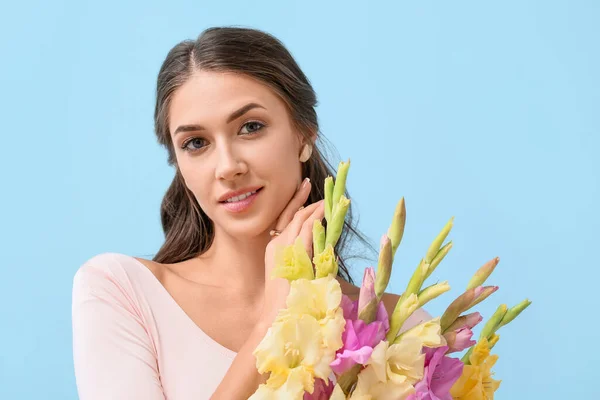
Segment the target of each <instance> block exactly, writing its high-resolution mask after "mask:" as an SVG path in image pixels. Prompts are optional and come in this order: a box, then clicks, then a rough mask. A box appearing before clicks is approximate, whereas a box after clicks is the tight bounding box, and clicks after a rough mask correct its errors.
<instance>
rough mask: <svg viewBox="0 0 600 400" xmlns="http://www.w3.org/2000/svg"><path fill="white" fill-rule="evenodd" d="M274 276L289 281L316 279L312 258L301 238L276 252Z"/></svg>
mask: <svg viewBox="0 0 600 400" xmlns="http://www.w3.org/2000/svg"><path fill="white" fill-rule="evenodd" d="M272 276H273V277H276V278H285V279H287V280H288V281H293V280H296V279H302V278H304V279H314V278H315V274H314V271H313V266H312V263H311V261H310V257H309V256H308V253H307V252H306V248H305V247H304V243H303V242H302V239H301V238H300V237H298V238H296V241H295V242H294V244H293V245H290V246H286V247H283V248H277V249H276V250H275V268H273V275H272Z"/></svg>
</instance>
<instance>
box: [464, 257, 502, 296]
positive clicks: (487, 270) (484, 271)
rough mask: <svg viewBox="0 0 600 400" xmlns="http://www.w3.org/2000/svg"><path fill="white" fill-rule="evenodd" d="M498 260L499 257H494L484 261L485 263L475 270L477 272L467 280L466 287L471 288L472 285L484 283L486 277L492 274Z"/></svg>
mask: <svg viewBox="0 0 600 400" xmlns="http://www.w3.org/2000/svg"><path fill="white" fill-rule="evenodd" d="M499 262H500V258H499V257H496V258H494V259H492V260H490V261H488V262H486V263H485V264H483V266H482V267H481V268H479V269H478V270H477V272H475V274H474V275H473V277H472V278H471V280H470V281H469V284H468V285H467V289H471V288H472V287H475V286H481V285H483V284H484V283H485V281H486V279H487V278H488V277H489V276H490V275H491V274H492V272H494V269H495V268H496V266H497V265H498V263H499Z"/></svg>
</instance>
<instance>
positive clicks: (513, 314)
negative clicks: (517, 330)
mask: <svg viewBox="0 0 600 400" xmlns="http://www.w3.org/2000/svg"><path fill="white" fill-rule="evenodd" d="M530 304H531V301H529V300H528V299H525V300H523V301H522V302H520V303H519V304H517V305H516V306H514V307H511V308H510V309H509V310H508V311H507V312H506V314H505V315H504V318H502V321H501V322H500V326H499V327H498V328H500V327H502V326H504V325H506V324H508V323H509V322H511V321H512V320H513V319H515V318H517V316H518V315H519V314H521V312H523V310H525V309H526V308H527V307H529V305H530Z"/></svg>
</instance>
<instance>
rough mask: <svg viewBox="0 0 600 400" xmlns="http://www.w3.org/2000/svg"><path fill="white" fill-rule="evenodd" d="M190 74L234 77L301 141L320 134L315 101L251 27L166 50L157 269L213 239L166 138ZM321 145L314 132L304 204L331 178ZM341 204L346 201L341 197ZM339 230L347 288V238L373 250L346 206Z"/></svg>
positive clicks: (161, 77)
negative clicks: (285, 117)
mask: <svg viewBox="0 0 600 400" xmlns="http://www.w3.org/2000/svg"><path fill="white" fill-rule="evenodd" d="M197 70H205V71H217V72H235V73H241V74H245V75H247V76H250V77H252V78H254V79H257V80H258V81H260V82H262V83H264V84H266V85H267V86H269V87H270V88H271V89H272V90H273V91H274V92H275V93H277V94H278V95H279V96H280V97H281V99H282V100H283V101H284V102H285V103H286V105H287V109H288V112H289V113H290V115H291V119H292V121H293V122H294V124H295V126H296V128H297V130H298V131H299V132H300V134H301V135H303V136H304V137H305V139H306V140H307V141H308V140H310V139H311V137H312V138H314V135H315V134H317V133H318V132H319V125H318V121H317V113H316V111H315V106H316V105H317V98H316V94H315V92H314V90H313V88H312V86H311V84H310V82H309V80H308V78H307V77H306V76H305V75H304V73H303V72H302V70H301V69H300V67H299V66H298V64H297V63H296V61H295V60H294V58H293V57H292V55H291V54H290V53H289V51H288V50H287V49H286V48H285V46H284V45H283V44H282V43H281V42H280V41H279V40H278V39H277V38H275V37H273V36H272V35H270V34H268V33H266V32H263V31H260V30H256V29H250V28H238V27H215V28H209V29H207V30H205V31H204V32H202V33H201V34H200V36H199V37H198V39H197V40H195V41H192V40H185V41H183V42H181V43H179V44H177V45H176V46H175V47H173V48H172V49H171V51H169V53H168V54H167V57H166V59H165V60H164V62H163V64H162V67H161V69H160V72H159V74H158V80H157V87H156V107H155V111H154V127H155V132H156V136H157V138H158V142H159V143H160V144H161V145H163V146H165V147H166V149H167V151H168V163H169V165H172V166H175V167H176V173H175V177H174V179H173V182H171V185H170V186H169V188H168V190H167V192H166V194H165V197H164V198H163V201H162V204H161V208H160V217H161V222H162V227H163V231H164V234H165V242H164V244H163V245H162V247H161V248H160V250H159V251H158V253H157V254H156V255H155V256H154V258H153V260H154V261H156V262H159V263H176V262H180V261H184V260H187V259H190V258H193V257H196V256H198V255H200V254H202V253H204V252H205V251H206V250H207V249H208V248H209V247H210V246H211V244H212V241H213V238H214V227H213V223H212V221H211V220H210V219H209V218H208V216H207V215H206V214H205V213H204V212H203V211H202V209H201V208H200V206H199V204H198V202H197V201H196V199H195V197H194V196H193V194H192V193H191V192H190V191H189V189H188V188H187V187H186V186H185V183H184V181H183V177H182V176H181V173H180V171H179V168H178V167H177V165H176V157H175V150H174V148H173V142H172V141H171V135H170V132H169V113H168V111H169V105H170V103H171V99H172V97H173V94H174V93H175V91H176V90H177V89H178V88H179V87H180V86H181V85H183V84H184V83H185V82H186V81H187V80H188V79H189V78H190V76H191V75H192V74H193V73H194V72H195V71H197ZM322 143H323V136H322V135H321V134H320V133H319V134H317V141H316V143H315V146H314V148H313V153H312V156H311V157H310V159H309V160H308V161H307V162H305V163H303V164H302V165H303V167H302V174H303V177H309V178H310V179H311V182H312V191H311V193H310V197H309V199H308V201H307V204H310V203H314V202H317V201H319V200H321V199H323V197H324V194H323V189H324V188H323V186H324V181H325V178H326V177H327V176H329V175H331V176H334V172H333V171H334V169H333V168H332V166H331V164H330V163H329V162H328V161H327V159H326V157H325V156H324V153H323V151H322V149H321V147H322ZM346 197H348V198H349V195H348V193H347V192H346ZM345 224H346V226H345V228H346V229H344V231H343V234H342V236H341V238H340V240H339V242H338V244H337V246H336V248H335V251H336V254H338V255H339V257H340V263H339V266H340V268H339V276H340V277H342V278H343V279H345V280H347V281H348V282H351V283H352V282H353V281H352V277H351V276H350V274H349V271H348V266H347V264H346V260H347V259H348V258H349V256H348V255H347V254H346V252H347V248H348V247H349V246H348V245H349V241H350V239H351V237H352V236H354V237H355V238H356V239H357V240H358V241H359V242H361V243H362V244H363V245H364V246H365V247H366V248H367V249H368V250H371V251H374V248H373V246H372V245H371V244H370V243H369V242H368V241H367V240H366V238H365V237H364V235H362V234H361V233H360V232H359V231H358V230H357V229H356V228H355V227H354V220H353V213H352V205H351V206H350V209H349V211H348V216H347V219H346V223H345ZM362 256H364V254H362ZM359 257H360V256H359ZM363 258H366V257H363Z"/></svg>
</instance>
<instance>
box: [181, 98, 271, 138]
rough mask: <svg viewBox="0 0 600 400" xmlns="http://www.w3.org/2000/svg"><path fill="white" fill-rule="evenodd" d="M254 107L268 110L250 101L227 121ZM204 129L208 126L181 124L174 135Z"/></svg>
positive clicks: (228, 121)
mask: <svg viewBox="0 0 600 400" xmlns="http://www.w3.org/2000/svg"><path fill="white" fill-rule="evenodd" d="M253 108H262V109H264V110H266V108H264V107H263V106H261V105H260V104H258V103H248V104H246V105H245V106H243V107H242V108H240V109H238V110H236V111H234V112H232V113H231V115H229V117H228V118H227V123H230V122H232V121H234V120H236V119H238V118H239V117H241V116H242V115H244V114H246V113H247V112H248V111H250V110H252V109H253ZM203 130H206V128H204V127H203V126H202V125H195V124H192V125H181V126H178V127H177V129H175V133H173V136H175V135H177V134H178V133H179V132H191V131H203Z"/></svg>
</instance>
